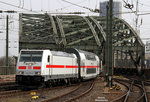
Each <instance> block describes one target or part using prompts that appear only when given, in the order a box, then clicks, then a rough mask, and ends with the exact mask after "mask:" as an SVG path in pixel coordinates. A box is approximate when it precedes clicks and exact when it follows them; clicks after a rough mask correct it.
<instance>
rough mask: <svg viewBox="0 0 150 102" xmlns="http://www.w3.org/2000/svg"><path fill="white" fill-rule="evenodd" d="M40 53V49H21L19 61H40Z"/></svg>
mask: <svg viewBox="0 0 150 102" xmlns="http://www.w3.org/2000/svg"><path fill="white" fill-rule="evenodd" d="M42 54H43V52H42V51H22V52H21V55H20V62H41V60H42Z"/></svg>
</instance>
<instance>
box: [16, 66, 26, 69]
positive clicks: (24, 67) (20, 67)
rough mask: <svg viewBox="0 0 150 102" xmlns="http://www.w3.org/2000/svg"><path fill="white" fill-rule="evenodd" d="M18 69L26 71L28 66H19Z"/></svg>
mask: <svg viewBox="0 0 150 102" xmlns="http://www.w3.org/2000/svg"><path fill="white" fill-rule="evenodd" d="M18 69H26V66H19V67H18Z"/></svg>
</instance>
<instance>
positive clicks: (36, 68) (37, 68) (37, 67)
mask: <svg viewBox="0 0 150 102" xmlns="http://www.w3.org/2000/svg"><path fill="white" fill-rule="evenodd" d="M33 69H34V70H40V69H41V67H40V66H36V67H33Z"/></svg>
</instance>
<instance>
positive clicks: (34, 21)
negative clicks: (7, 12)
mask: <svg viewBox="0 0 150 102" xmlns="http://www.w3.org/2000/svg"><path fill="white" fill-rule="evenodd" d="M19 31H20V39H19V48H20V49H27V48H34V49H36V48H37V49H39V48H40V49H41V48H42V49H45V48H49V49H54V50H60V49H61V50H62V49H64V48H69V47H75V48H79V49H83V50H88V51H92V52H94V53H97V54H99V55H100V56H101V59H103V58H102V57H104V56H103V54H104V44H105V42H106V40H107V39H106V33H105V32H106V17H99V16H93V17H92V16H90V17H89V16H87V17H82V16H77V15H74V16H73V15H56V16H52V15H49V14H20V30H19ZM113 32H114V33H113V38H112V39H113V51H114V58H115V59H114V60H115V61H114V62H116V61H117V60H121V63H120V64H118V63H114V66H116V67H123V65H126V63H124V64H123V61H124V62H126V61H129V60H132V62H133V67H136V68H137V67H138V66H143V65H144V52H145V46H144V44H143V43H142V41H141V39H140V37H139V36H138V34H137V33H136V32H135V31H134V30H133V28H132V27H131V26H130V25H129V24H128V23H127V22H125V21H124V20H122V19H119V18H113ZM118 56H120V57H118ZM124 56H125V57H124ZM126 66H127V65H126ZM127 67H128V66H127Z"/></svg>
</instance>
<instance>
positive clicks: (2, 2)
mask: <svg viewBox="0 0 150 102" xmlns="http://www.w3.org/2000/svg"><path fill="white" fill-rule="evenodd" d="M0 3H2V4H5V5H9V6H12V7H16V8H19V9H22V10H25V11H29V12H34V13H39V12H36V11H31V10H29V9H26V8H24V7H23V6H22V7H18V6H16V5H13V4H10V3H6V2H3V1H0ZM23 5H24V4H23Z"/></svg>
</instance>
